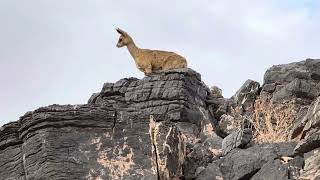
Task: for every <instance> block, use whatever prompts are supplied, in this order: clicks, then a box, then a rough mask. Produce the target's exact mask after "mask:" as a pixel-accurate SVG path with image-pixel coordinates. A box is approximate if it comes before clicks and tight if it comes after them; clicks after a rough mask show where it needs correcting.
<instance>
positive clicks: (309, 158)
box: [299, 148, 320, 180]
mask: <svg viewBox="0 0 320 180" xmlns="http://www.w3.org/2000/svg"><path fill="white" fill-rule="evenodd" d="M299 178H300V179H302V180H309V179H314V180H317V179H320V148H318V149H315V150H313V151H311V152H309V153H307V154H305V166H304V168H303V171H302V173H301V175H300V177H299Z"/></svg>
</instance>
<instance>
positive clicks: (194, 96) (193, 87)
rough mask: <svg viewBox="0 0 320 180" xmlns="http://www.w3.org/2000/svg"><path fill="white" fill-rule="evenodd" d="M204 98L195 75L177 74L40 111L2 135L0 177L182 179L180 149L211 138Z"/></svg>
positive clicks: (132, 81)
mask: <svg viewBox="0 0 320 180" xmlns="http://www.w3.org/2000/svg"><path fill="white" fill-rule="evenodd" d="M208 94H209V89H208V88H207V87H206V86H205V85H204V84H203V83H202V82H201V77H200V75H199V74H198V73H196V72H195V71H193V70H191V69H180V70H169V71H163V72H157V73H153V74H151V75H150V76H149V77H145V78H143V79H142V80H138V79H136V78H126V79H122V80H120V81H118V82H116V83H105V84H104V86H103V88H102V90H101V92H100V93H95V94H94V95H93V96H92V97H91V98H90V100H89V101H88V104H85V105H65V106H61V105H52V106H48V107H42V108H39V109H37V110H35V111H33V112H29V113H27V114H26V115H24V116H23V117H21V118H20V120H19V121H18V122H17V123H13V124H9V125H6V126H4V127H2V128H1V131H0V133H1V136H0V157H2V158H1V159H0V165H1V166H0V175H1V176H0V177H1V178H2V177H4V178H9V179H10V178H14V179H157V178H160V179H174V178H179V177H182V176H183V174H182V172H183V171H182V164H183V162H184V160H185V154H186V147H185V144H186V143H190V144H193V143H195V140H194V139H199V138H200V136H203V137H205V138H208V137H211V135H212V134H213V130H214V125H213V124H211V122H213V121H214V119H211V118H212V117H211V116H210V113H209V111H208V108H207V105H206V99H207V96H208ZM150 117H153V118H154V120H153V121H150ZM186 127H189V128H186ZM204 127H205V128H204ZM2 168H3V169H2ZM5 169H8V170H5Z"/></svg>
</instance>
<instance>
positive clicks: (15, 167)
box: [0, 122, 26, 180]
mask: <svg viewBox="0 0 320 180" xmlns="http://www.w3.org/2000/svg"><path fill="white" fill-rule="evenodd" d="M19 127H20V124H19V123H18V122H14V123H9V124H7V125H4V126H3V127H1V128H0V169H1V171H0V177H1V179H8V180H15V179H17V180H25V179H26V177H25V171H24V166H23V159H22V153H21V144H22V141H21V140H20V139H19V134H18V129H19Z"/></svg>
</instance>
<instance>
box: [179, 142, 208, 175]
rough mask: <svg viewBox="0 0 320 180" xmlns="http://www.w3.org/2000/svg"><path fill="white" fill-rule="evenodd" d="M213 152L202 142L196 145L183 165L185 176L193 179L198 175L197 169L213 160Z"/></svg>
mask: <svg viewBox="0 0 320 180" xmlns="http://www.w3.org/2000/svg"><path fill="white" fill-rule="evenodd" d="M213 157H214V156H213V154H212V152H211V151H210V150H209V149H208V148H206V146H203V145H201V144H197V145H195V147H194V148H193V149H192V152H191V153H189V154H188V155H187V156H186V159H185V163H184V165H183V167H184V168H183V169H184V176H185V178H186V179H193V178H195V177H196V176H195V175H196V174H195V173H196V170H197V168H198V167H206V166H207V165H208V164H209V163H211V162H212V161H213Z"/></svg>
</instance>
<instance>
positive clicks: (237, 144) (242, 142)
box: [222, 128, 252, 156]
mask: <svg viewBox="0 0 320 180" xmlns="http://www.w3.org/2000/svg"><path fill="white" fill-rule="evenodd" d="M251 139H252V130H251V129H249V128H246V129H240V130H238V131H235V132H233V133H232V134H230V135H229V136H227V137H226V138H224V139H223V141H222V154H223V155H224V156H225V155H226V154H228V153H229V152H230V151H231V150H232V149H235V148H243V147H245V146H246V145H247V144H248V143H249V142H250V141H251Z"/></svg>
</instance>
